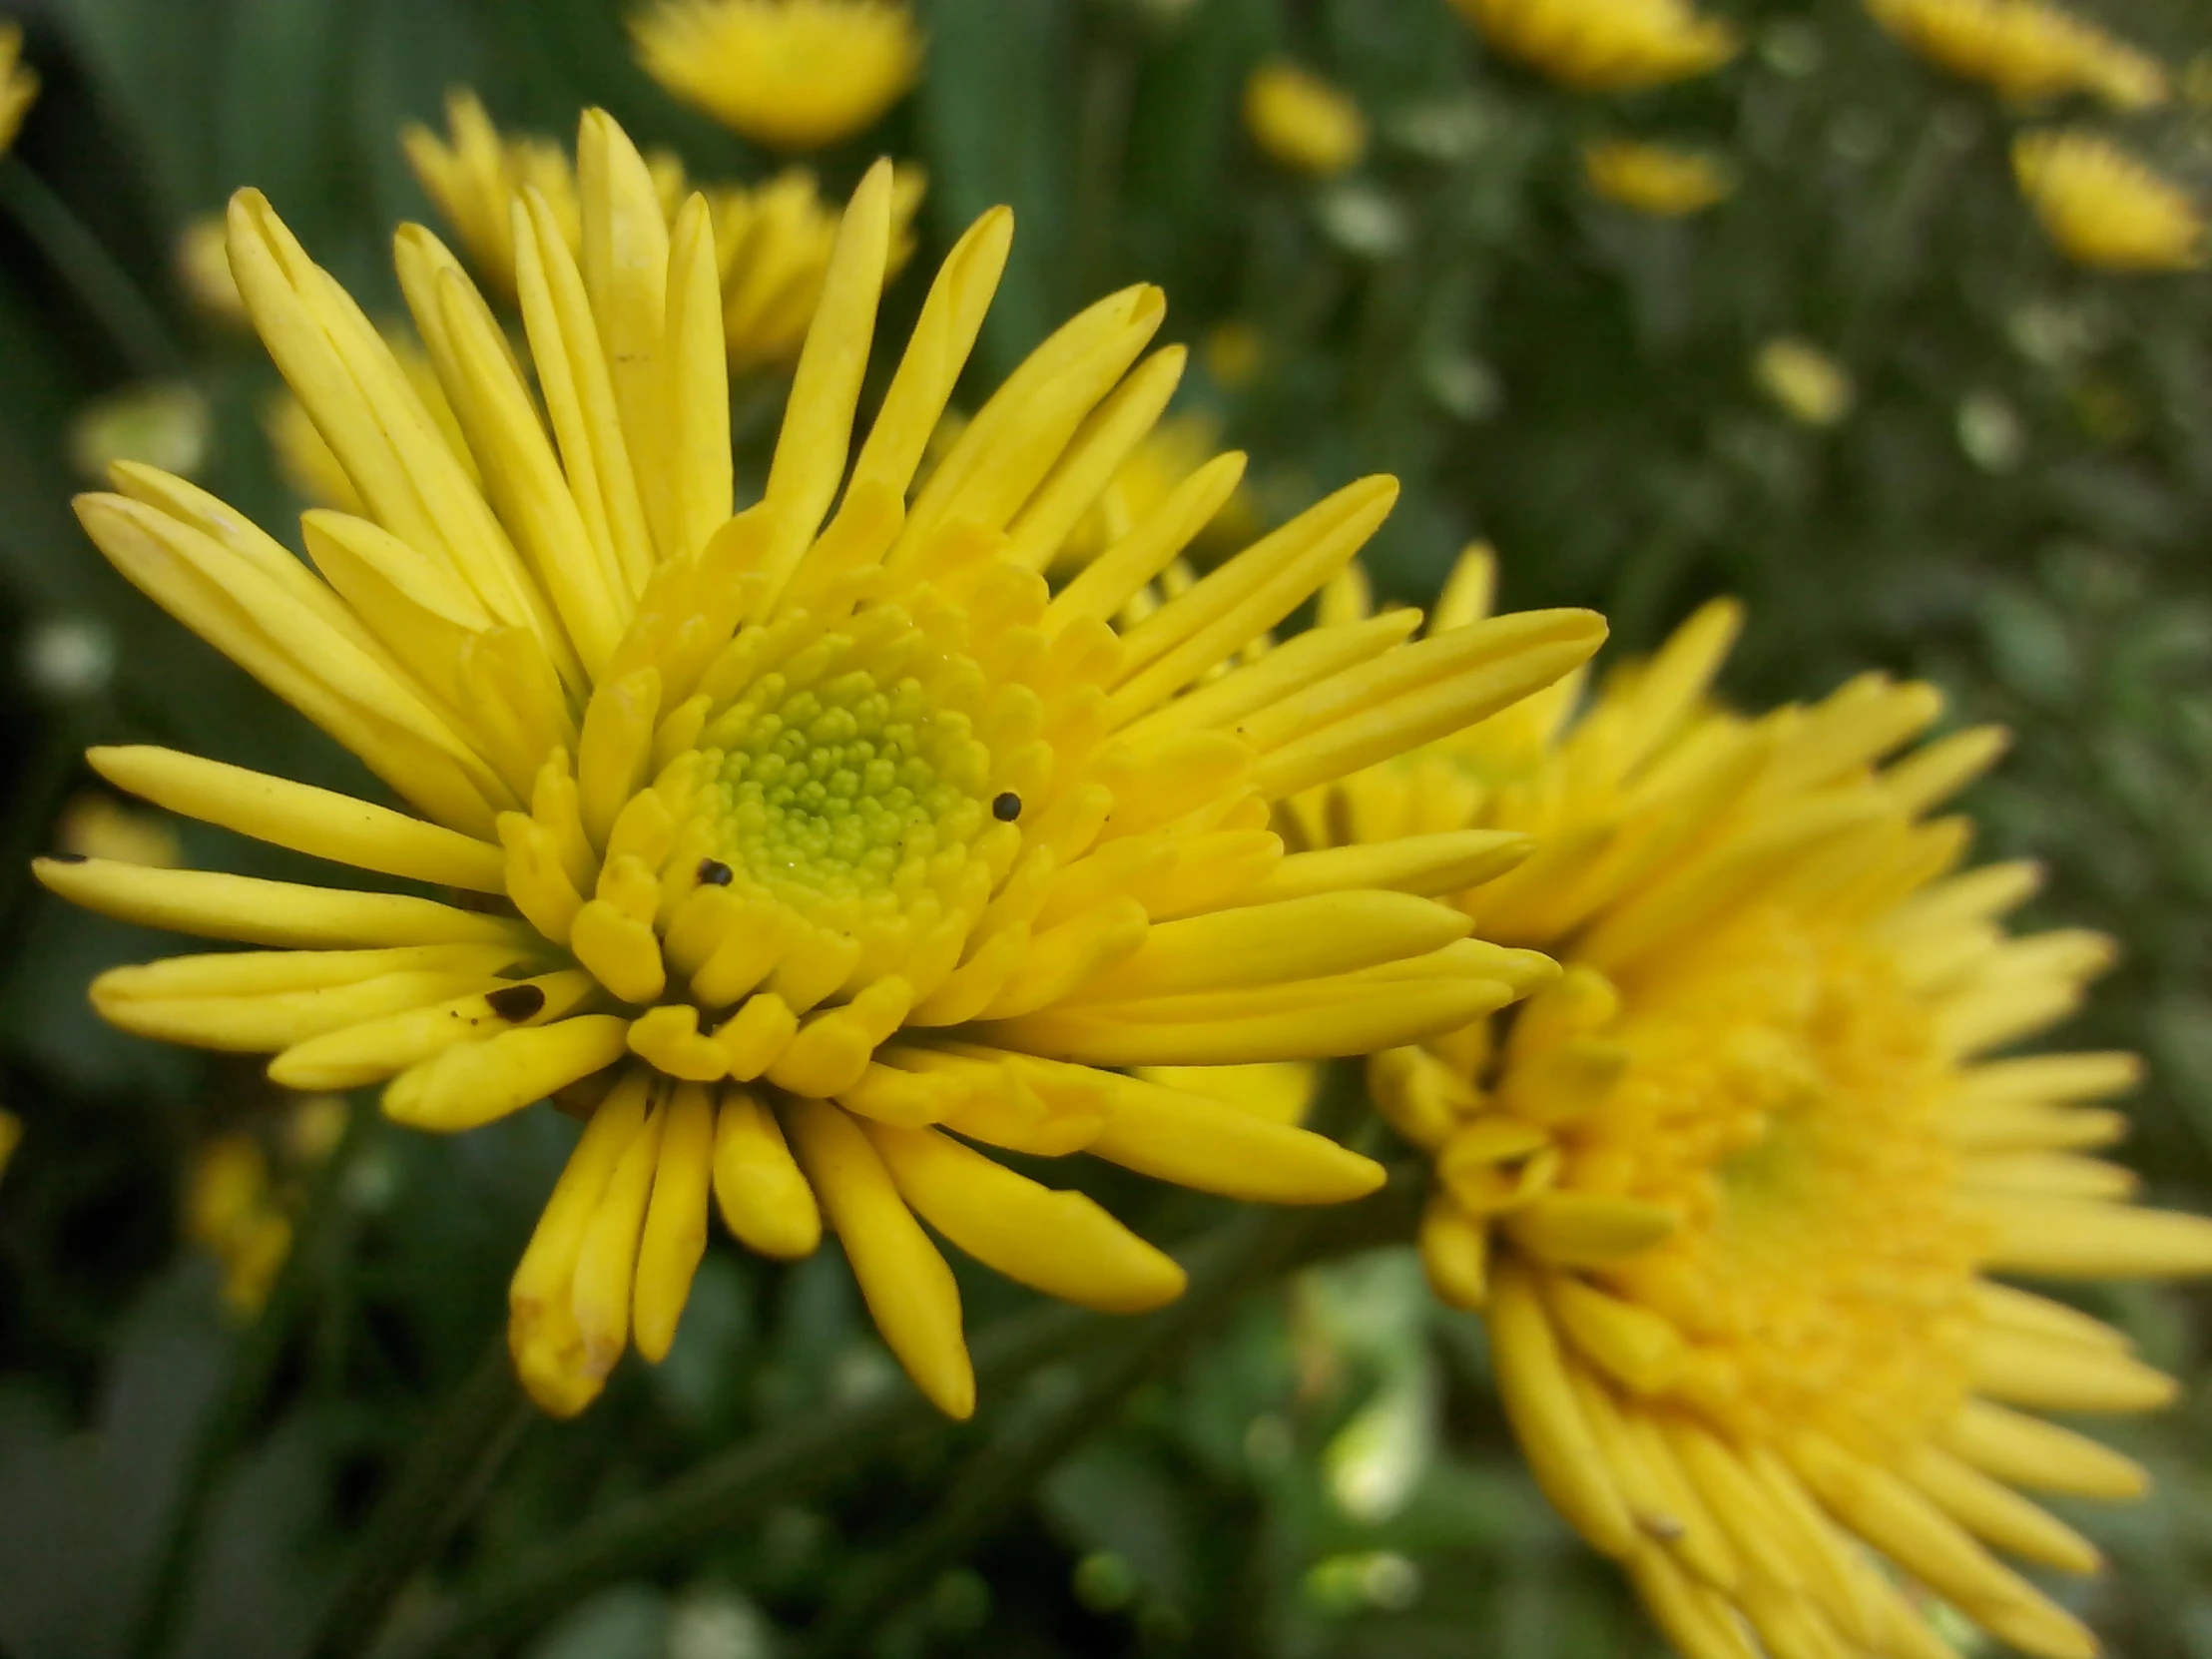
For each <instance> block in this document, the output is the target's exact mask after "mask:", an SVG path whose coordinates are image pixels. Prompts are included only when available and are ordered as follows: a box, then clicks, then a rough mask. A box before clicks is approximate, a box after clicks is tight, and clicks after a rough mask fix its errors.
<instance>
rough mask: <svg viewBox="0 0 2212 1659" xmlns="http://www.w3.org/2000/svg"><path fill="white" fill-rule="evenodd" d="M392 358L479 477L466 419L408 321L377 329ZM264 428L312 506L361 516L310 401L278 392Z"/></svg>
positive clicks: (285, 473) (459, 457) (450, 445)
mask: <svg viewBox="0 0 2212 1659" xmlns="http://www.w3.org/2000/svg"><path fill="white" fill-rule="evenodd" d="M377 332H378V333H379V335H380V336H381V337H382V339H383V342H384V348H385V349H386V350H387V351H389V352H390V353H391V360H392V362H393V363H394V364H395V365H396V366H397V367H398V369H399V372H400V374H401V375H402V376H404V377H405V379H406V382H407V386H408V388H409V389H410V390H411V391H412V392H413V393H414V395H415V396H416V397H418V398H420V399H421V401H422V406H423V408H424V410H426V411H427V412H428V414H429V416H430V420H431V423H432V425H433V426H434V428H435V429H436V431H437V434H438V435H439V436H440V437H441V438H443V439H444V440H445V445H446V448H447V449H448V450H449V451H450V452H451V453H452V455H453V457H454V460H455V461H456V462H457V463H458V464H459V465H460V467H461V468H462V470H463V471H465V472H466V473H467V474H468V476H469V478H470V479H471V481H474V480H475V479H476V477H477V473H476V459H475V456H474V455H473V454H471V453H470V451H469V447H468V444H467V442H466V441H465V440H464V439H463V438H462V436H461V423H460V422H459V421H458V420H456V419H455V418H454V417H453V405H452V404H450V403H449V402H447V401H446V398H445V388H444V386H443V385H442V384H440V383H439V380H438V376H437V371H436V370H435V369H434V368H432V367H431V366H430V357H429V353H427V352H426V351H424V350H423V349H422V346H421V344H420V342H419V341H417V340H416V338H415V336H414V334H413V333H412V332H411V331H410V330H409V329H408V328H407V327H406V325H405V324H404V323H396V322H387V323H385V324H384V325H383V326H382V327H381V328H380V329H378V330H377ZM262 430H263V432H264V433H265V434H266V435H267V436H268V438H269V446H270V449H271V450H272V451H273V452H274V454H275V456H276V460H277V476H278V477H279V478H281V479H283V481H284V482H285V483H286V484H287V485H289V486H290V488H291V492H292V493H293V494H294V495H296V496H298V497H299V499H300V500H302V501H304V502H306V503H307V504H308V505H309V506H313V507H329V508H333V509H335V510H336V511H338V512H341V513H352V514H353V515H355V516H356V517H358V516H361V515H362V514H363V513H364V511H365V509H364V508H363V507H362V505H361V498H360V495H359V492H357V491H356V490H355V489H354V487H353V480H352V479H351V478H350V477H348V476H347V474H346V470H345V468H344V467H343V466H341V465H340V464H339V463H338V458H337V456H336V455H334V454H332V453H331V451H330V446H329V444H327V443H326V442H324V441H323V437H322V433H321V432H320V431H319V430H318V429H317V428H316V426H315V423H314V420H313V418H312V417H311V416H310V415H309V414H308V413H307V410H306V407H305V405H303V404H302V403H301V402H300V401H299V399H298V398H297V397H296V396H294V395H293V394H292V393H291V392H289V391H278V392H276V393H274V394H273V395H272V396H271V397H270V400H269V404H268V406H267V408H266V409H265V411H264V413H263V416H262Z"/></svg>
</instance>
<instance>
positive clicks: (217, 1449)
mask: <svg viewBox="0 0 2212 1659" xmlns="http://www.w3.org/2000/svg"><path fill="white" fill-rule="evenodd" d="M371 1118H372V1113H370V1112H369V1111H367V1110H364V1109H363V1108H361V1107H360V1106H358V1105H355V1106H354V1108H353V1109H352V1112H351V1115H350V1116H349V1117H348V1118H347V1120H346V1126H345V1134H344V1136H343V1137H342V1138H341V1139H340V1140H339V1142H338V1144H337V1146H336V1147H335V1148H334V1149H333V1150H332V1151H331V1153H330V1156H329V1157H328V1158H327V1159H326V1160H324V1162H323V1165H322V1168H321V1169H320V1170H318V1171H316V1173H315V1179H314V1184H313V1186H312V1187H311V1188H310V1189H309V1191H308V1195H307V1202H306V1205H305V1207H304V1209H303V1210H302V1212H301V1215H300V1223H299V1228H298V1231H297V1233H296V1234H295V1235H294V1237H293V1239H292V1247H291V1250H290V1252H289V1254H287V1255H286V1256H285V1258H284V1265H283V1268H282V1269H281V1270H280V1271H279V1272H278V1274H277V1283H276V1284H275V1285H274V1286H273V1287H272V1288H271V1290H270V1295H269V1300H268V1301H267V1302H266V1303H264V1304H263V1305H262V1311H261V1315H260V1317H259V1318H258V1319H256V1320H255V1321H254V1323H253V1325H252V1326H250V1327H248V1329H247V1330H246V1332H245V1334H244V1335H243V1336H241V1337H240V1339H239V1342H238V1347H237V1350H236V1351H235V1352H234V1354H233V1355H232V1358H231V1366H230V1370H229V1373H228V1374H227V1375H226V1376H225V1378H224V1381H223V1388H222V1391H221V1392H220V1393H218V1394H217V1396H216V1397H215V1399H214V1400H212V1401H211V1402H210V1403H209V1406H208V1409H207V1414H206V1415H205V1416H203V1417H202V1418H201V1419H200V1426H199V1431H198V1432H197V1433H196V1434H195V1435H194V1437H193V1442H192V1449H191V1452H190V1454H189V1456H188V1458H187V1461H186V1463H185V1468H184V1473H183V1475H182V1476H181V1477H180V1478H179V1480H178V1484H177V1495H176V1497H175V1498H174V1499H173V1500H172V1502H171V1506H170V1511H169V1515H168V1517H167V1519H166V1521H165V1522H164V1524H163V1527H162V1530H161V1535H160V1542H159V1543H158V1545H157V1546H156V1549H155V1553H154V1560H153V1565H152V1567H151V1569H150V1570H149V1572H148V1575H147V1579H146V1589H145V1593H144V1595H143V1597H142V1598H141V1600H140V1602H139V1604H138V1609H137V1611H136V1613H135V1614H134V1616H133V1617H132V1620H131V1624H130V1627H129V1637H128V1639H127V1640H126V1641H125V1642H124V1644H123V1647H122V1652H124V1653H125V1654H127V1655H129V1656H130V1659H158V1656H159V1655H160V1654H162V1653H163V1652H165V1651H166V1650H167V1649H168V1647H169V1645H170V1643H171V1641H172V1640H173V1639H174V1638H175V1636H176V1632H177V1623H178V1619H179V1617H180V1616H181V1615H182V1613H183V1612H184V1607H185V1590H186V1587H187V1584H188V1583H189V1575H190V1569H191V1567H192V1564H193V1561H194V1559H195V1558H196V1557H197V1556H198V1554H199V1543H200V1532H201V1527H202V1526H203V1524H204V1523H205V1522H206V1520H207V1516H208V1506H209V1504H210V1503H211V1502H212V1501H213V1500H214V1497H215V1488H216V1477H217V1476H218V1475H219V1474H220V1473H221V1472H222V1470H223V1467H224V1465H225V1464H226V1463H227V1462H228V1461H229V1460H230V1457H231V1453H232V1452H233V1451H234V1450H236V1449H237V1447H238V1445H239V1442H240V1441H242V1440H243V1439H244V1438H245V1437H246V1432H247V1429H248V1427H249V1426H250V1425H251V1424H252V1423H253V1420H254V1416H255V1413H256V1412H258V1411H259V1410H260V1409H261V1406H262V1402H263V1400H264V1399H265V1398H267V1396H268V1393H269V1386H270V1383H272V1382H273V1381H274V1380H275V1378H276V1376H277V1366H278V1365H279V1364H280V1363H281V1361H282V1360H283V1356H284V1350H285V1349H286V1348H287V1347H288V1346H289V1345H290V1342H291V1339H292V1336H293V1334H294V1332H295V1331H296V1329H297V1327H298V1324H299V1317H300V1314H301V1313H302V1312H303V1311H304V1310H305V1308H306V1305H307V1299H308V1294H309V1291H310V1289H311V1288H312V1286H313V1284H314V1281H315V1280H316V1279H317V1278H319V1277H320V1276H321V1274H322V1272H323V1271H324V1267H325V1261H324V1259H325V1258H326V1257H327V1256H328V1255H329V1253H330V1248H331V1245H332V1243H333V1241H334V1240H335V1239H336V1237H337V1235H338V1227H339V1222H340V1220H341V1218H342V1215H343V1211H344V1202H345V1201H344V1188H345V1175H346V1171H347V1169H348V1168H349V1167H350V1166H351V1164H352V1161H353V1155H354V1154H355V1153H356V1152H358V1151H359V1149H360V1146H361V1143H362V1142H363V1141H364V1140H365V1139H366V1138H367V1135H368V1126H369V1123H370V1121H371Z"/></svg>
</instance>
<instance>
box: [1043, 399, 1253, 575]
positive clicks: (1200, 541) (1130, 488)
mask: <svg viewBox="0 0 2212 1659" xmlns="http://www.w3.org/2000/svg"><path fill="white" fill-rule="evenodd" d="M1220 438H1221V430H1220V427H1219V425H1218V423H1217V422H1215V421H1214V420H1213V419H1212V417H1210V416H1208V415H1204V414H1197V413H1190V414H1177V415H1169V416H1167V417H1166V418H1165V419H1163V420H1162V421H1160V422H1159V424H1158V425H1156V426H1154V427H1153V428H1152V430H1151V431H1149V432H1147V433H1146V434H1145V435H1144V437H1143V439H1142V440H1141V441H1139V442H1138V443H1137V444H1136V446H1135V447H1133V448H1132V449H1131V450H1130V451H1129V454H1128V455H1127V457H1125V458H1124V459H1123V461H1122V463H1121V465H1120V466H1118V467H1116V468H1115V469H1114V475H1113V477H1111V478H1110V479H1108V480H1107V482H1106V487H1105V488H1104V489H1102V490H1100V491H1099V493H1098V499H1097V501H1096V502H1095V503H1094V504H1093V505H1092V507H1091V510H1090V511H1089V512H1088V513H1086V514H1085V515H1084V516H1083V518H1082V520H1081V522H1080V523H1078V524H1077V525H1076V526H1075V528H1074V529H1073V530H1071V531H1069V532H1068V536H1067V539H1066V541H1065V542H1063V543H1062V544H1061V547H1060V551H1059V554H1058V557H1057V559H1056V561H1055V564H1054V568H1055V570H1060V571H1068V570H1075V569H1079V568H1080V567H1082V566H1084V565H1087V564H1089V563H1090V562H1091V560H1092V559H1094V558H1096V557H1097V556H1098V555H1099V554H1100V553H1102V552H1104V551H1105V550H1106V549H1107V548H1108V547H1111V546H1112V545H1113V544H1114V543H1116V542H1118V541H1120V540H1121V539H1122V538H1123V537H1124V536H1126V535H1128V534H1129V533H1130V531H1131V530H1133V529H1135V528H1136V527H1137V526H1138V525H1139V524H1142V523H1143V522H1144V521H1145V520H1146V519H1147V518H1149V517H1150V516H1151V515H1152V514H1154V513H1155V512H1158V511H1159V510H1160V508H1161V506H1162V505H1163V504H1164V503H1165V502H1166V501H1167V500H1168V499H1169V498H1170V497H1171V496H1173V495H1174V493H1175V492H1176V491H1177V490H1178V489H1180V488H1181V487H1182V486H1183V485H1184V484H1185V483H1187V482H1188V481H1189V480H1190V477H1191V475H1192V474H1193V473H1195V472H1197V471H1198V470H1199V468H1201V467H1202V466H1204V465H1206V464H1207V463H1208V462H1209V461H1211V460H1212V459H1213V458H1214V457H1215V455H1216V454H1218V453H1219V450H1218V449H1217V447H1216V445H1217V444H1218V443H1219V441H1220ZM1259 525H1260V517H1259V513H1258V511H1257V510H1256V508H1255V507H1254V505H1253V501H1252V495H1251V492H1250V491H1249V490H1247V489H1246V488H1245V485H1244V481H1243V480H1242V478H1240V479H1239V480H1238V482H1237V485H1236V487H1235V488H1233V489H1232V490H1231V491H1230V492H1229V495H1228V498H1227V499H1226V500H1224V501H1223V502H1222V503H1221V505H1220V506H1219V507H1218V508H1217V509H1216V510H1215V513H1214V516H1213V518H1212V519H1211V520H1210V521H1209V522H1208V523H1207V524H1205V525H1204V526H1202V527H1201V528H1200V530H1199V533H1198V535H1197V536H1196V537H1195V538H1194V543H1195V544H1196V545H1200V546H1207V545H1219V544H1226V545H1231V546H1238V547H1241V546H1243V545H1244V544H1245V543H1246V542H1247V541H1250V540H1251V539H1252V537H1253V536H1254V535H1255V534H1257V533H1258V531H1259Z"/></svg>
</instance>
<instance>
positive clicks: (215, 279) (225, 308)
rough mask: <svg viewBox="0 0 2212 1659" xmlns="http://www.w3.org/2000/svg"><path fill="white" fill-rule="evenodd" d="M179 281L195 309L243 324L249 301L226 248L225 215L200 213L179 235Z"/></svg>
mask: <svg viewBox="0 0 2212 1659" xmlns="http://www.w3.org/2000/svg"><path fill="white" fill-rule="evenodd" d="M177 282H178V285H179V286H181V287H182V288H183V289H184V290H185V297H186V298H187V299H189V300H191V301H192V306H193V309H195V310H197V311H198V312H199V313H200V314H201V315H202V316H205V317H209V318H212V319H213V320H215V321H217V322H235V323H243V322H244V321H245V320H246V301H245V300H244V299H241V298H240V297H239V285H238V282H237V281H236V280H235V279H234V278H233V277H232V276H231V256H230V255H229V254H228V253H226V252H225V251H224V247H223V216H222V215H221V214H219V213H210V214H200V215H198V216H197V217H195V218H194V219H193V220H192V221H191V222H190V223H188V224H187V225H186V226H185V228H184V230H183V231H182V232H180V233H179V234H178V237H177Z"/></svg>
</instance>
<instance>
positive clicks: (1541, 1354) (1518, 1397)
mask: <svg viewBox="0 0 2212 1659" xmlns="http://www.w3.org/2000/svg"><path fill="white" fill-rule="evenodd" d="M1534 1279H1535V1276H1534V1275H1533V1274H1532V1273H1530V1272H1529V1271H1528V1270H1527V1269H1526V1268H1524V1267H1522V1266H1521V1265H1520V1264H1518V1263H1516V1262H1513V1261H1511V1260H1501V1261H1499V1262H1497V1263H1495V1264H1494V1265H1493V1267H1492V1269H1491V1276H1490V1344H1491V1357H1492V1364H1493V1369H1494V1370H1495V1373H1496V1376H1497V1391H1498V1399H1499V1401H1500V1402H1501V1403H1502V1404H1503V1405H1504V1407H1505V1415H1506V1418H1507V1420H1508V1421H1510V1422H1511V1423H1512V1425H1513V1432H1514V1434H1515V1435H1517V1436H1518V1437H1519V1439H1520V1443H1521V1448H1522V1450H1523V1451H1525V1452H1526V1453H1527V1456H1528V1466H1529V1472H1530V1473H1532V1474H1534V1475H1535V1477H1536V1484H1537V1485H1539V1486H1541V1487H1542V1488H1543V1491H1544V1495H1545V1496H1546V1497H1548V1498H1550V1499H1551V1501H1552V1503H1553V1504H1554V1505H1556V1506H1557V1508H1558V1510H1559V1512H1560V1513H1561V1514H1562V1515H1564V1516H1565V1517H1566V1518H1567V1521H1568V1523H1569V1524H1570V1525H1572V1526H1573V1527H1574V1529H1575V1530H1576V1531H1577V1532H1579V1533H1581V1534H1582V1536H1583V1537H1584V1538H1585V1539H1587V1540H1588V1541H1589V1543H1590V1546H1591V1547H1592V1548H1593V1549H1597V1550H1599V1551H1601V1552H1603V1553H1604V1554H1607V1555H1626V1554H1627V1553H1628V1552H1629V1551H1630V1550H1631V1549H1632V1548H1634V1547H1635V1544H1636V1529H1635V1523H1634V1522H1633V1521H1631V1520H1630V1519H1629V1516H1628V1506H1627V1505H1626V1504H1625V1503H1623V1502H1622V1500H1621V1494H1620V1489H1619V1487H1618V1486H1616V1485H1615V1484H1614V1482H1613V1477H1612V1475H1611V1474H1610V1473H1609V1472H1608V1471H1607V1469H1606V1466H1605V1460H1604V1456H1603V1454H1602V1453H1601V1452H1600V1450H1599V1449H1598V1443H1597V1439H1596V1437H1595V1436H1594V1435H1593V1434H1592V1433H1591V1432H1590V1425H1589V1421H1588V1419H1586V1418H1585V1417H1584V1416H1583V1414H1582V1407H1581V1405H1580V1403H1579V1402H1578V1401H1577V1400H1576V1398H1575V1391H1574V1388H1573V1386H1572V1385H1571V1383H1569V1382H1568V1379H1567V1368H1566V1362H1565V1360H1564V1359H1563V1358H1562V1357H1561V1355H1560V1353H1559V1343H1558V1339H1557V1338H1556V1336H1554V1335H1553V1332H1552V1328H1551V1320H1550V1317H1549V1316H1548V1315H1546V1314H1545V1312H1544V1307H1543V1301H1542V1299H1541V1298H1540V1297H1539V1295H1538V1294H1537V1291H1536V1286H1535V1283H1534Z"/></svg>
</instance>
